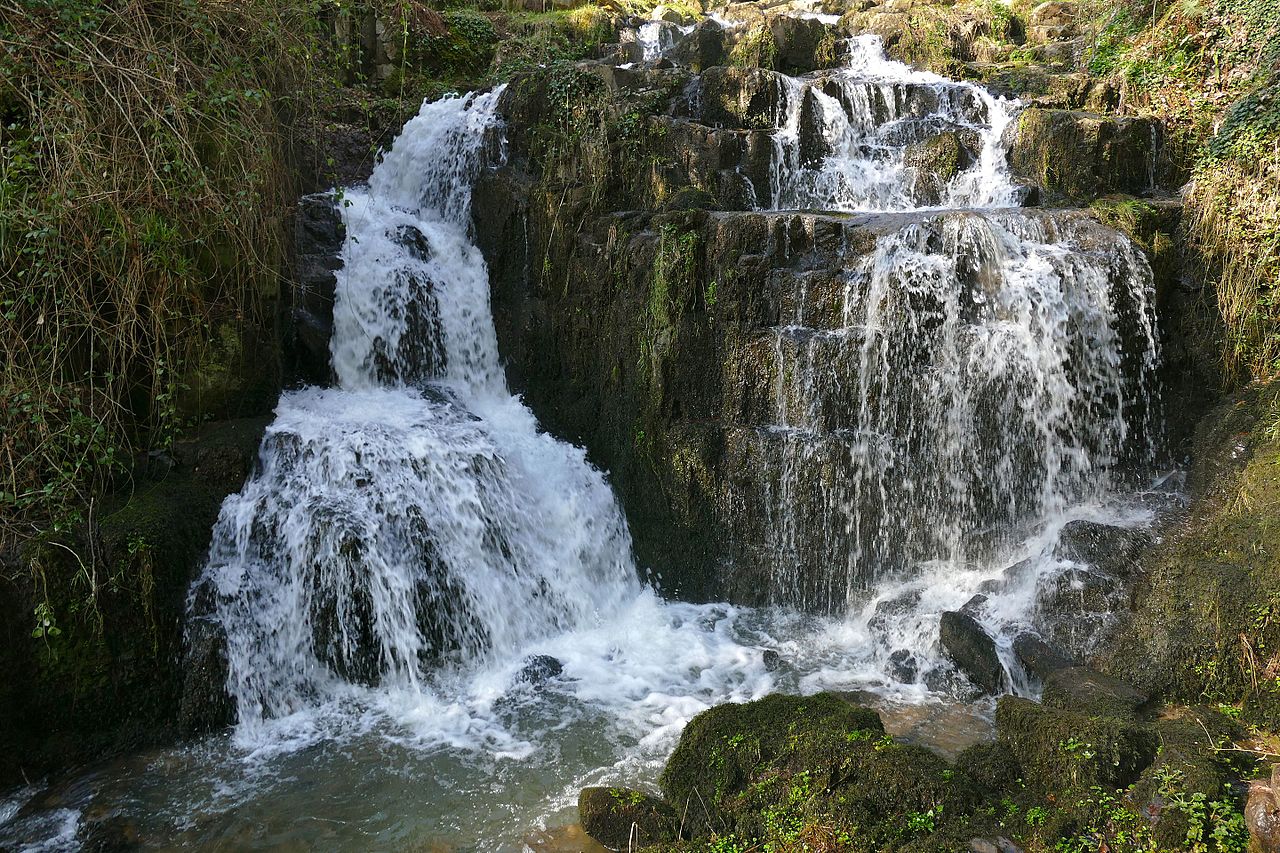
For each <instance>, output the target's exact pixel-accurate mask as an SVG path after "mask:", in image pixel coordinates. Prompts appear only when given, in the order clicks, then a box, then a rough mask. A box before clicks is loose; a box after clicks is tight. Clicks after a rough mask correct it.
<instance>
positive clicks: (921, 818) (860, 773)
mask: <svg viewBox="0 0 1280 853" xmlns="http://www.w3.org/2000/svg"><path fill="white" fill-rule="evenodd" d="M660 781H661V785H662V790H663V793H664V794H665V796H666V798H667V800H668V801H669V802H671V803H672V804H673V805H674V806H675V808H676V811H677V813H678V814H679V815H680V818H681V820H682V824H683V826H684V827H685V829H686V831H688V832H690V834H691V835H692V836H693V837H694V838H699V837H707V836H710V835H712V834H716V833H718V834H721V835H724V834H733V835H736V836H738V837H741V838H757V839H766V838H774V837H775V836H777V835H778V834H779V833H782V832H800V831H801V829H802V828H804V827H810V828H815V831H816V828H819V827H821V828H822V830H823V831H824V832H830V833H833V838H834V837H838V838H843V839H845V840H844V842H843V843H845V844H848V845H850V846H849V847H848V849H862V848H863V847H866V848H869V849H877V845H882V844H885V843H888V842H890V841H892V842H894V843H895V844H898V843H904V842H907V841H912V842H916V841H923V840H924V839H926V838H928V837H931V836H934V835H935V834H938V833H942V834H943V835H946V834H947V833H949V832H950V831H951V829H953V827H950V825H949V821H951V820H952V819H959V820H963V819H964V816H966V815H968V814H969V813H970V812H971V811H972V809H973V808H974V806H975V805H976V804H977V803H978V801H979V795H978V792H977V789H976V786H974V784H973V783H972V781H971V780H970V779H969V778H968V777H967V776H966V775H964V774H963V773H959V772H956V771H955V770H953V769H952V768H950V767H949V766H948V765H947V764H946V762H945V761H943V760H942V759H941V758H940V757H938V756H937V755H935V754H934V753H932V752H929V751H928V750H926V749H924V748H922V747H918V746H911V745H906V744H902V743H899V742H897V741H895V740H894V739H893V738H891V737H889V736H887V735H885V734H884V728H883V725H882V724H881V722H880V718H879V716H878V715H877V714H876V713H875V712H874V711H872V710H870V709H868V708H864V707H860V706H857V705H851V704H849V703H848V702H846V701H844V700H843V699H841V698H839V697H837V696H835V695H833V694H829V693H821V694H818V695H816V696H805V697H800V696H783V695H775V696H769V697H767V698H765V699H762V700H760V701H758V702H751V703H748V704H745V705H732V704H731V705H721V706H719V707H716V708H712V709H711V710H709V711H706V712H704V713H702V714H700V715H698V716H697V717H695V718H694V719H693V720H692V721H691V722H690V723H689V725H688V726H687V727H686V729H685V732H684V735H683V736H682V737H681V739H680V744H679V746H677V747H676V750H675V752H674V753H673V754H672V756H671V760H670V761H669V762H668V763H667V766H666V769H665V770H664V771H663V773H662V778H661V780H660ZM939 837H940V838H941V837H942V836H939ZM948 837H949V836H948ZM832 849H837V848H832ZM839 849H845V848H839ZM921 849H924V848H921Z"/></svg>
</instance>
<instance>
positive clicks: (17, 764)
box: [0, 418, 267, 785]
mask: <svg viewBox="0 0 1280 853" xmlns="http://www.w3.org/2000/svg"><path fill="white" fill-rule="evenodd" d="M266 425H267V419H266V418H252V419H244V420H239V421H224V422H218V423H211V424H208V425H206V426H205V427H204V428H203V429H202V430H201V431H200V432H199V434H197V435H196V436H194V437H192V438H190V439H187V440H183V441H180V442H178V443H177V444H175V445H174V447H173V448H172V449H171V450H170V451H168V452H165V453H157V454H153V455H152V456H150V457H149V458H148V459H146V460H145V461H144V463H143V464H142V465H140V467H139V468H138V470H137V471H136V473H135V480H134V490H133V493H132V494H130V495H118V496H116V497H115V498H114V500H112V501H111V502H109V504H108V505H107V506H105V507H103V510H102V514H101V516H100V517H99V518H100V520H99V521H97V523H96V525H95V528H94V530H93V534H94V536H95V541H96V547H97V549H98V550H97V551H96V552H95V553H96V554H97V556H98V559H100V560H102V564H101V565H102V566H103V567H104V569H105V567H107V566H110V567H112V571H114V572H119V573H121V576H128V577H134V578H139V579H141V580H140V582H139V584H138V585H137V587H130V588H120V589H115V590H111V589H107V588H103V589H102V590H100V591H99V594H98V598H97V601H96V606H97V607H98V608H99V609H100V613H101V614H102V625H103V628H102V629H101V633H99V632H98V630H95V628H94V627H93V626H88V625H81V624H80V623H78V622H76V621H75V620H74V617H73V612H74V611H72V610H71V607H72V606H74V605H79V604H81V603H82V602H83V598H82V597H81V595H82V594H80V593H77V591H76V590H74V589H60V588H55V587H53V586H50V587H49V588H48V589H46V590H43V591H42V595H44V596H45V599H44V600H46V601H49V602H51V603H52V606H53V608H54V613H55V619H56V621H57V623H58V624H59V625H60V626H61V633H60V634H58V635H57V636H51V637H49V638H47V640H46V641H45V642H44V643H42V642H38V641H36V640H33V639H32V638H31V621H30V614H31V613H32V611H33V609H34V607H35V604H34V601H33V598H32V596H33V595H34V591H32V590H29V589H24V588H22V587H20V586H17V585H11V582H10V581H8V580H3V579H0V616H2V617H3V618H0V631H3V632H4V633H0V639H3V640H4V643H3V644H2V645H0V676H3V677H2V678H0V719H3V720H4V721H5V724H4V725H0V785H2V784H4V783H5V782H7V781H13V782H15V783H16V782H18V781H21V778H22V776H21V774H23V773H26V774H27V775H28V776H30V777H32V778H34V777H36V776H37V775H38V774H39V773H40V772H41V771H42V770H43V769H44V768H46V767H49V766H66V765H67V764H70V763H72V762H80V761H85V760H88V759H90V758H93V757H97V756H100V755H103V754H106V753H110V752H114V751H118V750H121V749H136V748H140V747H142V746H146V745H149V744H154V743H163V742H165V741H167V740H170V739H172V738H173V737H175V736H177V735H179V734H182V733H184V732H188V731H203V730H207V729H208V728H209V727H211V726H213V725H221V724H225V723H226V722H228V719H227V716H226V715H227V712H228V711H229V703H228V702H227V701H226V698H225V691H224V681H223V679H224V678H225V669H220V668H219V663H218V657H217V651H216V647H215V648H213V649H209V648H207V647H205V648H204V649H203V651H200V652H196V651H194V649H195V648H196V647H197V646H199V645H200V644H199V643H197V644H195V645H194V646H193V655H195V656H196V657H195V658H193V660H192V663H191V665H190V666H182V667H180V666H178V665H177V664H176V662H177V661H179V660H180V659H181V658H182V656H183V654H184V645H185V643H184V636H183V625H184V615H185V609H186V602H187V592H188V589H189V588H190V585H191V582H192V580H193V579H194V578H195V577H196V575H197V574H198V573H199V570H200V569H201V567H202V566H203V563H204V559H205V557H206V555H207V552H208V547H209V538H210V532H211V531H212V529H213V522H214V520H215V519H216V518H217V515H218V510H219V507H220V506H221V504H222V500H223V498H225V497H226V496H227V495H228V494H230V493H232V492H234V491H236V490H238V489H239V488H240V487H241V486H242V485H243V483H244V480H245V477H246V476H247V475H248V473H249V471H250V469H251V468H252V466H253V464H254V462H255V460H256V459H257V449H258V443H259V441H260V439H261V436H262V433H263V430H264V429H265V428H266ZM19 559H24V560H42V561H50V560H59V559H67V556H66V552H64V551H63V550H62V549H57V548H52V547H49V549H48V550H43V549H41V550H32V551H28V552H27V553H25V554H23V555H21V556H20V557H19ZM59 574H63V573H59ZM5 576H6V577H8V575H7V574H6V575H5ZM15 576H18V575H15ZM20 576H25V570H24V573H23V575H20ZM46 576H47V577H54V576H55V573H54V572H52V571H50V572H48V573H46ZM75 576H76V572H75V571H71V570H68V571H66V572H65V577H68V578H71V577H75ZM54 652H56V655H55V654H53V653H54ZM35 683H39V684H41V685H43V687H42V688H41V690H38V691H36V690H31V689H27V688H24V686H23V685H30V684H35ZM187 694H198V695H199V696H200V697H201V698H200V699H199V700H195V701H188V699H187Z"/></svg>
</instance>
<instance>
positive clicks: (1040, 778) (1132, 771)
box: [996, 696, 1159, 798]
mask: <svg viewBox="0 0 1280 853" xmlns="http://www.w3.org/2000/svg"><path fill="white" fill-rule="evenodd" d="M996 731H997V733H998V736H999V739H1000V741H1001V742H1002V743H1003V744H1005V745H1006V746H1007V747H1008V748H1009V751H1010V752H1011V753H1012V755H1013V756H1014V758H1015V759H1016V760H1017V762H1018V764H1019V766H1021V768H1022V771H1023V778H1024V780H1025V781H1026V783H1027V784H1028V785H1029V786H1034V787H1035V788H1036V789H1037V790H1039V791H1042V792H1050V793H1054V794H1055V795H1057V796H1058V797H1059V798H1061V797H1062V796H1063V795H1065V794H1068V793H1069V792H1073V791H1075V792H1080V791H1088V790H1090V789H1091V788H1093V787H1094V786H1101V787H1103V788H1106V789H1108V790H1113V789H1116V788H1121V787H1124V786H1126V785H1128V784H1130V783H1131V782H1133V781H1134V780H1135V779H1137V778H1138V775H1139V774H1140V773H1141V772H1142V771H1143V770H1144V769H1145V768H1146V767H1147V766H1148V765H1149V764H1150V763H1151V760H1152V759H1153V758H1154V757H1155V754H1156V749H1157V748H1158V747H1159V739H1158V738H1157V736H1156V733H1155V730H1154V729H1153V728H1152V727H1151V726H1150V725H1148V724H1146V723H1142V722H1138V721H1135V720H1126V719H1118V718H1115V717H1091V716H1089V715H1088V714H1085V713H1079V712H1077V711H1070V710H1066V709H1062V708H1050V707H1047V706H1045V705H1041V704H1039V703H1038V702H1032V701H1031V700H1029V699H1023V698H1020V697H1017V696H1003V697H1001V699H1000V701H999V703H998V704H997V706H996Z"/></svg>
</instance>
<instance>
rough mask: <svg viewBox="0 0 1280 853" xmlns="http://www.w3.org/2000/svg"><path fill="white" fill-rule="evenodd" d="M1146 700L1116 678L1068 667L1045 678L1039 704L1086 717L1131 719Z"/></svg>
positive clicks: (1076, 667)
mask: <svg viewBox="0 0 1280 853" xmlns="http://www.w3.org/2000/svg"><path fill="white" fill-rule="evenodd" d="M1149 699H1150V697H1148V696H1147V695H1146V694H1145V693H1143V692H1141V691H1140V690H1137V689H1135V688H1134V687H1132V686H1131V685H1129V684H1126V683H1125V682H1123V681H1121V680H1120V679H1118V678H1113V677H1112V676H1109V675H1106V674H1104V673H1101V672H1098V671H1096V670H1092V669H1089V668H1088V667H1083V666H1071V667H1065V668H1063V669H1056V670H1054V671H1053V672H1050V673H1049V674H1048V675H1047V676H1046V677H1045V679H1044V693H1043V696H1042V700H1041V701H1043V702H1044V704H1045V705H1046V706H1048V707H1051V708H1062V709H1064V710H1068V711H1078V712H1080V713H1082V714H1088V715H1090V716H1103V717H1116V718H1119V719H1134V718H1136V717H1137V716H1138V711H1139V710H1140V709H1141V708H1142V706H1144V705H1146V704H1147V702H1148V701H1149Z"/></svg>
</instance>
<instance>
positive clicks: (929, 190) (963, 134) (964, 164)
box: [903, 131, 981, 204]
mask: <svg viewBox="0 0 1280 853" xmlns="http://www.w3.org/2000/svg"><path fill="white" fill-rule="evenodd" d="M980 147H981V143H980V141H979V140H978V138H977V134H975V133H973V132H972V131H946V132H944V133H939V134H938V135H936V136H932V137H930V138H928V139H925V140H923V141H921V142H917V143H914V144H912V145H909V146H907V149H906V151H905V152H904V154H903V161H904V162H905V163H906V165H908V166H910V167H912V168H914V169H915V170H916V191H917V192H918V193H919V194H920V195H921V197H922V199H924V200H925V202H926V203H927V204H937V203H939V202H940V201H941V200H942V194H943V190H944V189H945V188H946V185H947V183H948V182H950V181H951V179H952V178H954V177H955V176H956V175H958V174H960V172H962V171H964V170H965V169H968V168H969V167H970V166H972V165H973V164H974V163H975V162H976V161H977V158H978V150H979V149H980Z"/></svg>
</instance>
